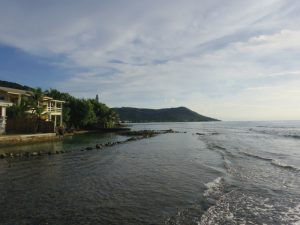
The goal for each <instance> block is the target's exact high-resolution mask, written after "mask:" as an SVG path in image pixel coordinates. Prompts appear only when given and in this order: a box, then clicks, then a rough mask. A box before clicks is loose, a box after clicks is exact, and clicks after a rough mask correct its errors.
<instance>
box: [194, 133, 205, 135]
mask: <svg viewBox="0 0 300 225" xmlns="http://www.w3.org/2000/svg"><path fill="white" fill-rule="evenodd" d="M196 134H197V135H205V134H203V133H196Z"/></svg>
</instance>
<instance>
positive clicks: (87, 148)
mask: <svg viewBox="0 0 300 225" xmlns="http://www.w3.org/2000/svg"><path fill="white" fill-rule="evenodd" d="M85 149H86V150H87V151H90V150H93V148H92V147H86V148H85Z"/></svg>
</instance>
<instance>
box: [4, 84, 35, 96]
mask: <svg viewBox="0 0 300 225" xmlns="http://www.w3.org/2000/svg"><path fill="white" fill-rule="evenodd" d="M0 91H4V92H7V93H9V94H17V95H31V94H32V91H27V90H21V89H15V88H8V87H1V86H0Z"/></svg>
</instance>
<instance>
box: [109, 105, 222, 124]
mask: <svg viewBox="0 0 300 225" xmlns="http://www.w3.org/2000/svg"><path fill="white" fill-rule="evenodd" d="M114 110H115V111H116V112H117V113H118V114H119V116H120V120H121V121H130V122H136V123H143V122H198V121H218V120H217V119H213V118H210V117H206V116H202V115H200V114H198V113H196V112H193V111H192V110H190V109H188V108H185V107H178V108H167V109H139V108H130V107H123V108H114Z"/></svg>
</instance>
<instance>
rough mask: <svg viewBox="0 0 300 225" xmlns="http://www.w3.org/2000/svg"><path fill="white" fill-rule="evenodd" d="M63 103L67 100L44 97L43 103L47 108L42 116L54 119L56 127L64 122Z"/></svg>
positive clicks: (49, 119) (45, 118)
mask: <svg viewBox="0 0 300 225" xmlns="http://www.w3.org/2000/svg"><path fill="white" fill-rule="evenodd" d="M63 103H65V102H64V101H60V100H55V99H53V98H51V97H48V96H44V98H43V102H42V104H43V105H44V106H45V110H44V112H43V113H42V118H43V119H44V120H46V121H53V123H54V128H55V127H57V126H62V124H63Z"/></svg>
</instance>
